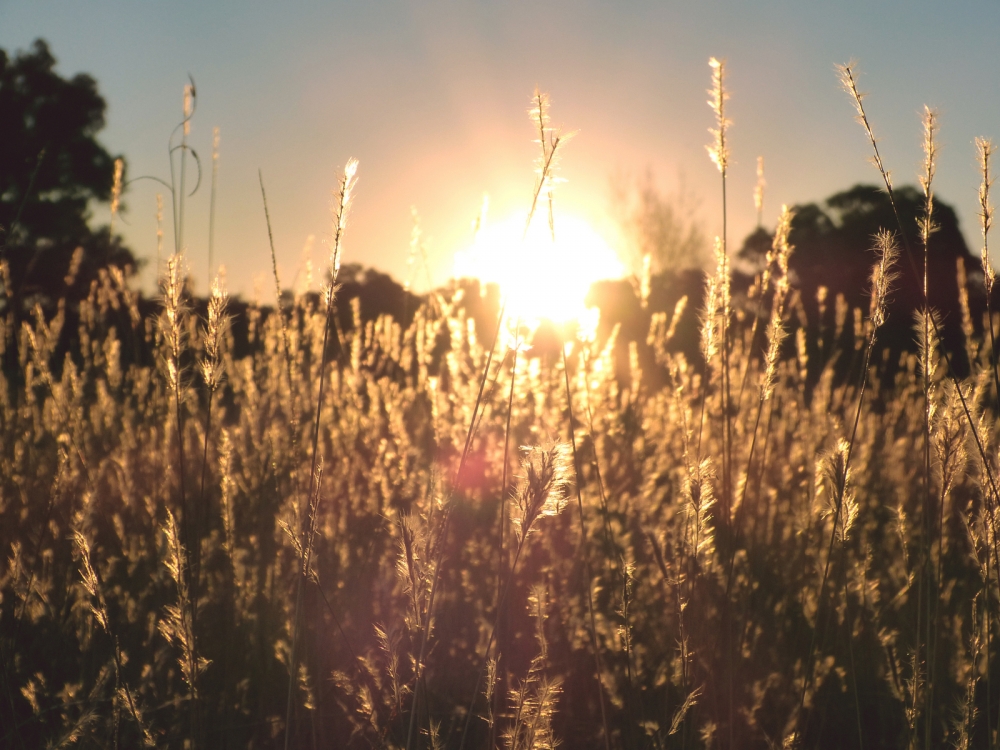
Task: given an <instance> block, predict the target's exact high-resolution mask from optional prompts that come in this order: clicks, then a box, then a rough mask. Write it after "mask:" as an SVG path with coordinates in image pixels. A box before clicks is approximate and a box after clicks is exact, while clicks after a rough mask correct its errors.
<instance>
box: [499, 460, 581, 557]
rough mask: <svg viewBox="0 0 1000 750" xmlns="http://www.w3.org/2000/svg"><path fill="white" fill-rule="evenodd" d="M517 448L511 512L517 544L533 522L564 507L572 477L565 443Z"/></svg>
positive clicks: (531, 526)
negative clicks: (517, 472)
mask: <svg viewBox="0 0 1000 750" xmlns="http://www.w3.org/2000/svg"><path fill="white" fill-rule="evenodd" d="M521 450H522V452H523V453H524V457H523V458H522V459H521V474H520V476H519V477H518V484H517V488H516V490H515V492H514V497H513V504H514V509H513V512H512V514H511V515H512V519H513V521H514V526H515V529H516V534H517V539H518V543H519V544H523V543H524V540H525V539H526V538H527V537H528V534H530V533H531V531H532V529H533V526H534V524H535V521H537V520H538V519H539V518H541V517H543V516H554V515H557V514H559V513H560V512H561V511H562V509H563V508H564V507H565V506H566V500H567V498H568V496H569V495H568V493H569V487H570V482H571V477H572V476H573V463H572V457H571V454H570V450H569V446H567V445H566V444H565V443H554V444H552V445H551V446H548V447H539V446H533V447H528V446H525V447H523V448H522V449H521Z"/></svg>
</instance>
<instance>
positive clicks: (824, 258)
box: [739, 185, 985, 368]
mask: <svg viewBox="0 0 1000 750" xmlns="http://www.w3.org/2000/svg"><path fill="white" fill-rule="evenodd" d="M894 193H895V198H896V208H897V209H898V211H899V222H898V223H897V221H896V215H895V214H894V212H893V208H892V204H891V203H890V202H889V196H888V195H887V194H886V192H885V191H884V190H882V189H881V188H878V187H875V186H873V185H855V186H854V187H853V188H851V189H850V190H846V191H844V192H840V193H836V194H834V195H832V196H830V197H829V198H827V199H826V200H825V201H824V202H823V203H822V204H821V205H818V204H815V203H808V204H805V205H800V206H796V207H795V211H796V213H795V218H794V219H793V221H792V227H791V234H790V236H789V241H790V242H791V243H792V244H793V245H794V246H795V252H794V254H793V255H792V258H791V261H790V264H789V265H790V267H791V271H792V273H793V286H794V287H796V288H798V290H799V292H800V293H801V299H802V304H803V307H804V308H805V310H806V313H807V318H808V320H809V322H810V325H815V324H816V322H817V321H819V320H820V317H821V316H820V303H819V301H818V299H817V292H818V291H819V290H820V288H821V287H824V288H825V289H826V292H827V293H826V302H825V304H824V305H823V307H824V308H825V316H823V317H824V320H823V323H822V324H823V325H827V326H829V325H830V322H831V320H832V316H833V314H834V307H835V305H834V301H835V299H836V297H837V295H838V294H842V295H844V299H845V300H846V301H847V302H848V303H849V305H850V306H851V307H859V308H861V309H862V310H863V311H864V312H865V314H867V311H868V306H869V291H870V284H869V275H870V272H871V267H872V263H873V262H874V260H875V255H874V253H873V251H872V247H873V246H874V240H873V238H874V236H875V233H876V232H878V230H879V229H883V228H884V229H888V230H890V231H892V232H894V233H895V234H896V237H897V240H898V241H899V245H900V248H901V250H903V252H902V257H901V258H900V262H899V265H898V270H899V273H900V278H899V279H898V280H897V282H896V283H895V285H894V290H893V292H892V295H891V299H890V304H889V317H888V320H887V322H886V325H885V327H884V329H883V330H882V331H881V332H880V334H879V337H880V339H881V344H882V345H884V346H886V347H888V348H890V349H891V350H894V351H895V350H901V349H908V350H913V349H914V347H915V339H914V335H913V324H914V318H913V315H914V312H915V311H919V310H922V309H923V304H924V298H923V264H924V261H923V258H924V251H923V245H922V244H921V241H920V234H919V232H918V229H917V219H918V217H920V216H921V215H922V214H923V210H924V196H923V193H922V192H921V191H920V190H918V189H917V188H914V187H912V186H909V185H907V186H903V187H900V188H896V190H895V191H894ZM932 218H933V220H934V223H935V225H936V226H937V231H936V232H934V234H932V235H931V240H930V250H929V257H928V294H927V296H928V300H929V303H930V306H931V308H932V309H934V310H937V311H938V312H939V313H940V314H941V316H942V319H943V333H944V339H945V341H944V343H945V345H946V346H947V347H948V349H949V350H951V351H952V352H961V351H962V350H963V346H962V342H963V338H962V328H961V313H960V304H959V286H958V283H957V278H958V277H957V264H958V261H959V260H961V261H962V262H963V263H964V265H965V271H966V274H967V278H968V281H967V289H968V292H969V301H970V307H971V311H972V317H973V320H974V321H978V319H979V317H980V316H979V312H980V311H981V310H982V309H983V302H984V299H985V297H984V292H983V289H982V271H981V267H980V261H979V258H977V257H975V256H973V255H971V254H970V253H969V248H968V245H966V242H965V238H964V237H963V236H962V232H961V230H960V229H959V227H958V217H957V216H956V214H955V211H954V209H953V208H952V207H951V206H949V205H948V204H947V203H944V202H942V201H941V200H938V199H937V198H935V201H934V214H933V217H932ZM899 224H902V227H903V230H904V232H905V235H904V236H901V235H900V232H899ZM770 242H771V237H770V235H769V234H768V233H766V232H765V231H763V230H759V229H758V230H757V231H756V232H754V233H752V234H751V235H749V236H748V237H747V238H746V240H745V241H744V244H743V247H742V249H741V250H740V253H739V259H740V261H742V262H743V263H744V264H745V265H747V266H748V267H750V268H753V267H754V266H757V267H759V263H760V261H761V259H762V257H763V253H764V252H766V250H767V248H769V247H770ZM907 245H908V246H909V249H910V252H909V257H908V255H907V252H906V250H905V247H906V246H907ZM847 327H848V328H849V327H850V322H848V326H847ZM816 339H817V337H816V336H809V337H808V340H809V341H810V342H812V341H815V340H816ZM880 348H881V347H880ZM956 366H959V367H960V368H964V366H965V363H964V361H962V360H961V359H960V360H959V361H956Z"/></svg>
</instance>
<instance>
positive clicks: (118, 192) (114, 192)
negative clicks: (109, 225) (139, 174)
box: [111, 158, 125, 221]
mask: <svg viewBox="0 0 1000 750" xmlns="http://www.w3.org/2000/svg"><path fill="white" fill-rule="evenodd" d="M124 172H125V161H124V160H123V159H120V158H119V159H115V177H114V181H113V182H112V183H111V220H112V221H114V217H115V214H117V213H118V205H119V203H120V202H121V197H122V175H123V173H124Z"/></svg>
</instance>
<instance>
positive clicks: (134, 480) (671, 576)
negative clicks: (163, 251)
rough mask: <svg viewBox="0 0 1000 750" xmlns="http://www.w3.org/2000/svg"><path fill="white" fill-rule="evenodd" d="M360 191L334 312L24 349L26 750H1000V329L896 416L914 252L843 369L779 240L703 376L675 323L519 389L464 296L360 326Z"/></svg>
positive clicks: (985, 161)
mask: <svg viewBox="0 0 1000 750" xmlns="http://www.w3.org/2000/svg"><path fill="white" fill-rule="evenodd" d="M713 76H714V78H713V92H714V93H713V102H714V104H713V108H714V109H715V113H716V117H717V123H716V124H717V128H716V129H715V131H714V132H715V137H716V141H715V144H714V146H713V149H714V155H715V157H716V163H717V164H718V166H719V167H720V170H721V171H722V172H723V174H724V173H725V168H726V164H727V161H728V145H727V143H726V141H725V135H724V134H725V128H726V127H727V126H728V121H727V120H726V118H725V112H724V109H723V105H724V102H725V100H726V97H727V96H728V92H726V91H725V88H724V86H723V67H722V65H721V64H715V65H714V66H713ZM843 77H844V80H845V85H846V86H847V87H848V89H849V91H850V93H851V96H852V98H853V99H854V101H855V104H856V106H857V108H858V111H859V114H860V116H861V117H862V118H864V110H863V108H862V106H861V102H862V98H861V95H860V94H859V93H858V91H857V88H856V85H855V82H854V75H853V69H852V68H851V67H845V68H844V69H843ZM186 106H189V105H186ZM190 106H193V105H190ZM189 108H190V107H189ZM186 112H187V110H186ZM532 118H533V127H534V128H535V129H536V130H537V132H538V134H539V139H540V140H541V159H540V163H539V174H538V177H537V180H536V184H535V187H534V191H533V198H532V202H533V204H534V205H535V206H536V207H537V206H538V204H539V202H540V201H546V202H549V203H550V205H551V202H550V201H551V199H552V193H551V186H552V184H553V179H552V178H553V173H552V167H553V163H554V160H555V156H556V153H557V150H558V151H559V153H560V154H561V145H560V144H562V143H564V142H565V137H563V138H562V139H560V137H559V136H558V135H557V134H556V133H555V131H554V130H552V129H551V126H550V125H549V120H548V100H547V99H546V98H545V97H544V96H543V95H541V94H536V97H535V99H534V100H533V109H532ZM863 124H864V125H865V129H866V134H867V135H868V137H869V138H870V140H871V143H872V145H874V144H875V140H874V137H873V136H872V131H871V128H870V126H869V125H868V122H867V119H866V118H865V119H863ZM935 128H936V124H935V122H934V120H933V119H932V117H931V115H930V114H929V115H928V120H927V133H928V141H927V142H928V144H929V149H928V160H927V163H926V164H925V172H924V178H923V179H924V181H925V184H924V188H925V194H926V197H927V206H928V212H927V215H928V217H929V215H930V212H929V210H930V207H931V205H932V192H931V179H932V177H933V168H934V159H935V156H936V153H935V147H934V140H933V135H934V132H935ZM978 149H979V158H980V164H981V171H982V187H981V188H980V196H981V198H980V203H981V214H982V227H981V228H982V232H983V236H984V250H983V258H984V268H986V269H987V279H988V281H987V283H988V284H992V274H991V273H990V272H989V270H988V269H989V268H990V266H989V261H988V251H987V250H986V249H985V248H986V246H987V237H988V232H989V229H990V218H991V216H992V207H991V206H990V203H989V186H990V184H991V175H990V171H989V165H990V158H991V156H992V153H993V148H992V145H991V144H989V142H987V141H980V142H978ZM876 158H877V159H878V157H876ZM877 164H878V166H879V169H880V172H881V174H882V176H883V179H884V180H885V184H886V187H887V189H890V190H891V181H890V180H889V177H888V172H887V171H885V169H884V166H883V165H882V164H881V161H878V162H877ZM356 178H357V163H356V162H351V163H349V164H348V166H347V168H346V170H345V172H344V175H343V177H342V178H341V180H340V184H339V187H338V190H337V192H336V194H335V197H334V211H333V224H334V228H333V233H332V234H333V242H332V245H331V251H330V262H329V270H328V276H327V281H326V285H325V287H324V289H323V292H322V293H321V294H318V295H317V294H299V295H297V296H294V297H293V298H292V302H291V303H290V304H287V305H284V306H281V307H278V308H276V309H266V308H262V307H260V306H258V305H256V304H253V303H252V304H249V305H243V304H242V303H240V302H238V301H235V302H234V301H230V300H228V298H227V295H226V294H225V291H224V289H222V287H221V286H220V285H219V284H218V282H217V283H216V284H215V285H214V286H213V290H212V293H211V296H210V298H209V299H208V300H205V301H203V302H201V301H198V300H194V299H191V298H190V296H189V294H188V293H187V291H186V288H185V280H184V273H183V266H182V260H181V258H180V256H178V255H176V254H175V255H173V256H172V257H171V258H170V259H169V260H168V261H167V264H166V273H165V276H164V279H163V296H162V299H161V300H160V302H159V309H160V312H159V318H158V321H154V319H153V316H151V315H150V314H148V312H149V307H148V306H146V307H142V305H144V304H145V303H143V302H142V301H141V300H139V298H138V296H137V295H136V293H135V292H133V291H131V290H130V289H128V287H127V285H126V284H125V280H124V277H123V276H122V275H121V274H120V273H104V274H102V275H101V278H100V280H99V281H98V282H96V283H95V284H94V285H93V287H92V288H91V289H90V293H89V296H87V298H86V299H85V300H84V301H83V302H81V303H80V305H79V308H78V309H76V308H74V309H67V305H66V304H62V305H60V306H59V307H58V308H57V309H56V310H54V311H53V312H50V313H49V314H46V313H45V312H43V311H42V309H41V308H39V309H38V310H37V311H35V313H34V314H33V315H32V316H31V317H29V318H28V319H26V320H24V321H19V320H17V319H15V317H14V314H13V311H10V310H7V311H6V315H5V317H4V318H3V319H2V320H0V346H2V347H3V350H4V351H9V348H10V347H16V352H17V354H18V363H17V367H16V369H12V370H6V371H4V372H3V373H2V374H0V550H2V553H3V560H4V565H3V566H2V567H0V595H2V599H0V623H2V638H0V643H2V646H3V650H2V654H0V656H2V660H3V673H2V675H0V677H2V680H3V684H2V685H0V690H2V695H0V717H2V721H0V745H2V746H9V747H42V746H46V745H49V746H53V747H63V746H70V745H73V744H76V745H77V746H81V747H109V746H112V747H135V746H138V745H140V744H146V745H149V746H156V747H171V748H174V747H176V748H181V747H197V748H201V747H274V746H285V747H302V748H312V747H346V746H353V747H379V748H403V747H407V746H409V747H410V748H415V747H435V748H436V747H457V746H459V744H464V746H465V747H469V748H472V747H475V748H482V747H488V746H490V747H492V746H496V747H500V746H503V747H507V748H510V749H511V750H514V749H515V748H518V749H520V748H548V747H555V746H556V744H557V743H559V742H561V743H562V744H563V745H564V746H567V747H573V748H577V747H600V746H606V747H616V748H617V747H621V748H640V747H642V748H645V747H652V748H668V747H669V748H695V747H719V746H722V747H730V746H731V747H734V748H736V747H739V748H743V747H746V748H751V747H752V748H756V747H761V748H764V747H771V746H775V747H777V746H783V745H785V746H787V745H792V744H798V745H801V746H803V747H856V746H857V747H869V748H872V747H901V746H904V745H906V746H911V747H941V746H945V745H947V744H954V745H955V746H957V747H973V746H985V745H986V744H987V743H988V742H993V741H994V736H995V732H996V728H997V727H996V720H997V718H998V716H1000V712H998V709H1000V704H998V700H1000V696H997V695H996V691H995V689H994V688H993V687H991V680H990V677H991V672H992V671H993V669H994V668H995V661H996V656H995V654H996V643H995V638H996V633H995V632H994V631H995V630H996V626H997V621H998V618H997V616H996V615H997V612H996V601H997V598H996V596H997V589H996V584H997V571H998V570H1000V566H998V563H1000V559H998V541H997V525H998V523H1000V516H998V513H1000V506H998V504H997V499H998V498H997V496H996V489H995V486H994V479H993V478H994V477H995V475H996V470H997V467H996V456H997V450H998V446H1000V426H998V420H997V402H996V394H995V393H991V389H993V388H994V387H995V385H996V384H997V382H998V379H997V370H996V361H995V360H996V358H995V356H994V347H993V325H994V324H995V321H993V320H992V319H991V317H990V315H987V316H986V319H984V320H983V321H971V323H970V325H971V326H972V327H971V328H968V329H967V330H968V331H969V341H968V342H967V344H968V351H969V354H970V358H971V359H972V372H971V374H970V375H969V377H967V378H965V379H961V380H960V379H958V378H957V377H955V376H954V374H953V373H952V371H951V368H950V363H949V362H948V360H947V359H946V354H945V352H944V350H943V349H942V348H941V346H940V344H939V342H938V338H939V337H938V335H937V332H938V329H939V324H938V323H937V321H936V318H935V316H934V314H933V312H932V311H929V310H927V311H925V312H922V313H921V314H920V316H919V320H918V325H917V328H918V334H919V335H918V338H919V339H920V341H921V346H920V349H919V352H918V353H917V354H906V355H903V357H902V360H901V363H900V364H901V366H900V368H899V371H898V374H897V376H896V378H895V381H894V382H891V383H890V382H884V380H883V378H882V377H881V369H880V368H881V367H882V366H883V364H882V363H879V362H873V361H871V357H872V351H873V346H874V341H875V339H876V336H877V333H878V329H879V328H880V326H881V325H882V324H883V323H884V321H885V317H886V314H887V313H886V310H887V307H886V300H887V299H888V297H889V295H890V294H891V287H892V283H893V278H894V271H893V266H894V263H895V262H896V261H897V256H898V254H899V252H900V251H899V249H898V248H897V246H896V244H895V241H894V238H893V234H892V232H893V231H894V230H895V229H896V228H895V227H888V228H886V229H887V231H886V232H884V233H882V234H880V235H879V237H878V238H877V239H876V242H875V244H876V249H877V251H878V253H879V255H878V260H877V262H876V264H875V267H874V269H873V273H872V280H871V292H872V302H871V306H870V307H869V308H868V309H867V310H853V311H852V310H850V309H849V308H848V306H847V303H846V302H845V301H844V300H843V299H842V298H840V299H837V300H836V301H835V305H836V307H835V315H834V319H835V320H836V326H835V327H836V330H833V331H830V330H827V331H825V332H824V333H823V335H824V336H826V337H828V339H827V344H826V345H821V346H819V347H817V348H815V349H812V351H813V352H815V353H814V354H813V355H812V356H814V357H818V358H819V360H818V361H817V360H815V359H814V361H812V362H809V361H807V359H808V358H807V354H806V352H807V351H808V350H807V346H806V345H807V344H808V343H809V342H807V341H805V340H804V336H805V328H804V327H803V326H802V325H801V324H800V323H799V322H798V321H797V319H796V318H795V315H796V311H797V310H798V309H800V308H796V309H793V307H795V305H796V303H795V300H794V298H795V290H794V289H792V288H790V279H789V274H788V258H789V256H790V254H791V253H792V252H793V251H794V248H792V247H791V246H790V245H789V244H788V232H789V227H790V223H791V221H792V214H791V212H790V211H789V210H787V209H782V212H781V214H780V217H779V219H778V223H777V230H776V232H775V241H774V246H773V249H772V251H771V252H770V253H769V254H768V256H767V259H766V268H765V269H764V270H763V272H762V274H761V276H760V277H759V278H758V280H757V284H756V286H755V287H754V292H753V295H751V296H750V298H749V299H747V298H744V297H742V296H739V297H737V296H734V295H733V293H732V292H731V290H730V286H729V282H730V278H729V277H730V273H729V256H728V253H727V252H726V251H725V245H724V242H723V241H721V240H720V242H719V243H718V247H717V252H716V269H715V271H714V272H713V273H711V274H710V275H709V277H708V279H707V287H706V293H705V295H704V298H705V305H704V309H703V310H702V311H701V325H700V328H701V342H700V351H701V357H700V358H698V359H695V360H690V361H689V360H688V359H687V358H685V357H684V355H682V354H680V353H678V352H677V351H676V347H674V346H673V345H672V344H673V342H672V339H673V337H674V334H675V331H676V330H677V327H678V321H679V320H680V319H682V318H683V317H684V316H690V315H692V313H691V312H690V311H687V300H686V298H685V299H683V300H681V302H679V303H678V304H677V307H676V309H675V310H674V314H673V316H672V318H671V320H670V321H669V323H668V320H667V316H666V314H665V313H656V314H652V315H651V326H650V332H649V338H648V340H647V341H644V342H631V345H626V344H625V342H623V341H618V340H617V335H618V334H617V332H613V333H612V334H611V336H610V337H609V338H606V339H603V340H600V341H582V340H576V341H571V342H566V346H565V347H564V348H563V351H562V353H561V354H553V355H549V354H544V353H538V352H532V353H524V352H518V351H517V347H516V346H515V347H514V348H513V349H511V350H510V351H503V350H500V349H497V342H496V339H497V338H498V332H499V330H501V326H500V321H498V320H497V319H496V318H495V317H492V316H491V315H490V314H489V311H486V312H485V313H484V312H482V311H479V312H478V313H477V314H476V315H474V314H473V312H475V310H474V308H473V307H472V306H470V304H469V300H468V299H467V298H464V297H463V294H462V293H461V292H460V290H459V289H458V287H457V286H449V287H446V288H443V289H441V290H438V291H436V292H432V293H430V294H428V295H427V297H426V298H425V299H424V300H423V302H422V304H421V305H420V306H419V307H418V308H417V309H416V310H414V311H412V321H410V322H408V323H406V324H402V323H401V322H400V321H396V320H393V319H391V318H389V317H381V318H378V319H376V320H368V321H366V320H363V319H362V317H361V311H360V308H359V306H358V305H357V304H355V305H353V306H352V307H351V311H350V312H351V315H348V314H347V312H348V311H347V310H346V309H344V308H346V307H347V306H346V305H340V306H339V307H338V305H339V302H340V301H339V300H338V296H337V293H338V287H337V281H338V278H337V275H338V271H339V266H340V255H341V247H342V237H343V233H344V232H345V231H347V213H348V208H349V205H350V201H351V197H352V192H353V188H354V185H355V180H356ZM760 184H761V185H762V184H763V183H762V182H761V183H760ZM723 189H725V188H723ZM549 217H550V221H551V211H550V212H549ZM180 219H181V217H180V216H179V217H178V220H180ZM921 228H922V229H923V236H922V239H923V242H924V244H925V246H926V245H928V244H930V247H931V250H930V251H931V252H933V240H932V229H933V227H932V226H931V224H930V222H929V221H927V222H925V223H924V224H923V225H922V227H921ZM553 231H558V226H553ZM160 241H161V235H158V243H159V242H160ZM79 262H80V261H79V258H77V259H75V261H74V263H75V264H76V265H79ZM74 277H75V270H74V268H69V269H67V285H69V286H71V285H72V284H73V283H75V281H74ZM7 278H8V276H7V274H6V269H4V268H2V267H0V279H4V280H6V279H7ZM275 280H276V283H277V278H276V279H275ZM5 283H6V282H5ZM961 283H962V284H965V283H966V280H964V279H963V280H962V281H961ZM648 285H649V281H648V280H647V282H646V284H645V286H646V287H647V288H648ZM278 286H279V291H280V284H279V285H278ZM642 297H643V300H645V299H646V298H648V291H647V292H646V293H644V294H643V295H642ZM280 299H281V297H280V295H279V300H280ZM821 304H823V305H825V304H826V300H825V297H824V298H823V299H822V300H821ZM495 312H497V311H494V313H495ZM499 312H500V315H501V316H502V308H501V310H500V311H499ZM199 315H201V316H202V317H203V320H201V321H199ZM477 316H478V317H477ZM852 319H853V321H854V325H853V332H852V326H851V324H850V321H851V320H852ZM758 326H765V336H764V339H765V340H764V343H763V346H761V343H760V342H759V341H758V340H757V339H758V336H757V328H758ZM70 327H72V330H69V328H70ZM517 328H518V330H520V328H521V326H520V325H518V327H517ZM793 330H794V331H795V337H794V338H795V340H794V342H793V341H791V340H787V339H786V336H787V335H788V334H789V333H790V332H791V331H793ZM987 330H989V331H990V335H989V336H988V337H987V336H986V334H985V332H986V331H987ZM977 331H981V332H982V333H981V334H980V333H977ZM491 335H492V337H493V338H492V339H491V338H490V337H491ZM66 342H70V344H69V345H68V347H67V345H66ZM793 344H794V346H793ZM793 349H794V352H793ZM0 353H2V352H0ZM723 355H724V356H723ZM807 368H812V369H813V370H814V371H815V372H818V373H819V375H818V379H817V380H816V381H815V384H813V381H812V380H809V381H808V382H807ZM731 370H732V371H734V372H736V373H738V374H740V375H741V387H740V396H739V397H738V398H737V399H736V400H735V402H733V403H732V404H730V402H731V399H730V394H729V387H728V385H729V384H728V381H729V372H730V371H731ZM845 372H846V373H847V374H846V375H845ZM488 384H489V387H487V385H488ZM744 389H745V390H746V391H747V392H748V393H753V394H756V398H753V397H750V398H748V399H746V401H744V399H743V398H742V396H743V392H744ZM192 446H194V448H193V449H192ZM518 446H525V447H524V448H523V449H522V450H517V449H516V448H517V447H518ZM512 476H513V477H516V482H514V486H513V487H510V486H509V485H510V484H511V483H510V482H509V481H508V477H512ZM191 477H199V478H200V482H199V485H198V487H197V491H195V488H194V486H193V483H192V482H191ZM725 477H729V480H726V479H725ZM730 483H731V487H727V486H725V485H727V484H730ZM574 496H575V497H576V501H577V502H576V504H577V506H578V511H579V512H578V513H562V512H560V511H561V510H562V509H563V507H564V506H565V504H566V503H567V502H568V501H569V500H570V499H571V498H573V497H574ZM503 540H507V541H506V542H504V541H503ZM498 556H499V559H498ZM494 645H495V646H496V649H495V650H494V649H493V646H494ZM994 683H995V678H994ZM484 697H485V700H483V698H484ZM470 699H471V700H470ZM470 706H471V707H472V708H470ZM470 712H471V713H470Z"/></svg>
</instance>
